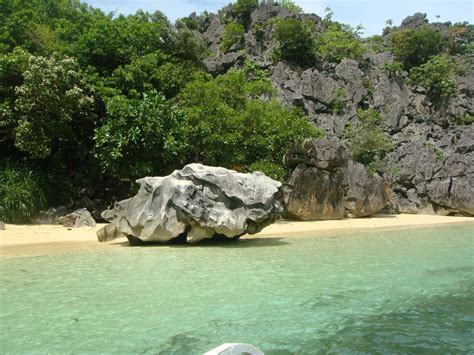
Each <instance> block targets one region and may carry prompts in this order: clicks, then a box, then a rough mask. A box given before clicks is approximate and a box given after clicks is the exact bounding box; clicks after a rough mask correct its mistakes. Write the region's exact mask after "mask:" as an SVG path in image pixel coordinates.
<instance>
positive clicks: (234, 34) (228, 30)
mask: <svg viewBox="0 0 474 355" xmlns="http://www.w3.org/2000/svg"><path fill="white" fill-rule="evenodd" d="M244 33H245V29H244V26H242V25H241V24H240V23H235V22H229V23H228V24H227V25H225V27H224V36H223V37H222V41H221V45H220V48H221V50H222V51H223V52H224V53H226V52H228V51H229V49H230V48H231V47H232V46H233V45H234V44H237V43H240V42H241V41H242V36H243V35H244Z"/></svg>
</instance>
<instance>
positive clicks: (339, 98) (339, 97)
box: [329, 88, 346, 114]
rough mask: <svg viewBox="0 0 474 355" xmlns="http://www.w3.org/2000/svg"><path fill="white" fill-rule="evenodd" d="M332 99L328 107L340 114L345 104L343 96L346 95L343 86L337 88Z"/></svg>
mask: <svg viewBox="0 0 474 355" xmlns="http://www.w3.org/2000/svg"><path fill="white" fill-rule="evenodd" d="M334 96H335V97H334V99H333V100H332V101H331V103H330V104H329V107H330V108H331V110H332V111H333V112H334V113H337V114H341V113H342V112H344V108H345V107H346V104H345V102H344V97H345V96H346V90H345V89H344V88H337V89H336V92H335V95H334Z"/></svg>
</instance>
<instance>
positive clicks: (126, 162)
mask: <svg viewBox="0 0 474 355" xmlns="http://www.w3.org/2000/svg"><path fill="white" fill-rule="evenodd" d="M185 126H186V122H185V118H184V115H183V114H182V112H181V111H180V110H178V109H177V108H176V107H175V106H173V104H172V103H171V102H169V101H167V100H166V99H165V98H164V96H163V95H162V94H160V93H158V92H156V91H150V92H148V93H145V94H143V95H142V97H141V98H131V99H129V98H126V97H125V96H115V97H113V98H112V99H111V100H110V101H109V102H108V103H107V116H106V120H105V122H104V124H103V125H102V126H101V127H99V128H97V129H96V131H95V135H94V141H95V149H94V154H95V156H96V158H97V159H98V160H99V162H100V165H101V167H102V170H103V171H104V172H106V173H107V174H110V175H112V176H114V177H127V178H138V177H143V176H146V175H158V174H166V173H169V172H171V171H172V170H173V168H175V167H178V166H179V165H180V158H181V157H182V156H183V154H184V152H185V151H186V148H187V145H186V140H185V139H184V137H185V132H184V129H185Z"/></svg>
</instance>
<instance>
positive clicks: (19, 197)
mask: <svg viewBox="0 0 474 355" xmlns="http://www.w3.org/2000/svg"><path fill="white" fill-rule="evenodd" d="M45 205H46V201H45V197H44V193H43V190H42V188H41V187H40V184H39V179H38V177H37V176H36V175H35V174H34V173H33V172H32V171H31V170H30V169H27V168H25V167H20V166H12V165H10V164H6V165H3V166H1V167H0V220H3V221H4V222H10V223H23V222H29V220H30V219H31V218H32V217H34V216H35V215H36V214H37V213H38V212H39V211H40V210H41V209H42V208H44V207H45Z"/></svg>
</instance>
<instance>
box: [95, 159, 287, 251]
mask: <svg viewBox="0 0 474 355" xmlns="http://www.w3.org/2000/svg"><path fill="white" fill-rule="evenodd" d="M137 182H138V183H139V184H140V190H139V191H138V193H137V195H135V196H134V197H132V198H130V199H127V200H123V201H120V202H117V203H116V204H115V206H114V208H113V209H112V210H107V211H104V212H103V213H102V217H103V218H104V219H106V220H108V221H110V222H111V225H109V226H107V228H103V229H101V230H99V231H98V233H97V235H98V238H99V241H108V240H112V239H115V238H117V237H120V236H127V237H129V239H131V240H133V239H135V238H138V239H140V240H141V241H143V242H167V241H170V240H172V239H174V238H176V237H178V236H183V235H184V234H185V235H186V240H187V241H188V242H190V243H194V242H198V241H200V240H203V239H208V238H212V237H213V236H215V235H220V236H225V237H228V238H236V237H240V236H241V235H243V234H246V233H249V234H254V233H257V232H259V231H261V230H262V229H263V228H264V227H266V226H267V225H269V224H271V223H272V222H274V221H275V220H276V219H277V218H278V217H279V216H280V215H281V212H282V207H281V204H280V202H279V195H280V188H281V184H280V183H279V182H278V181H275V180H272V179H271V178H269V177H267V176H266V175H264V174H262V173H259V172H256V173H252V174H243V173H238V172H236V171H233V170H228V169H224V168H218V167H210V166H205V165H201V164H189V165H187V166H185V167H184V168H183V169H182V170H176V171H174V172H173V173H172V174H171V175H168V176H165V177H145V178H142V179H139V180H137Z"/></svg>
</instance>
